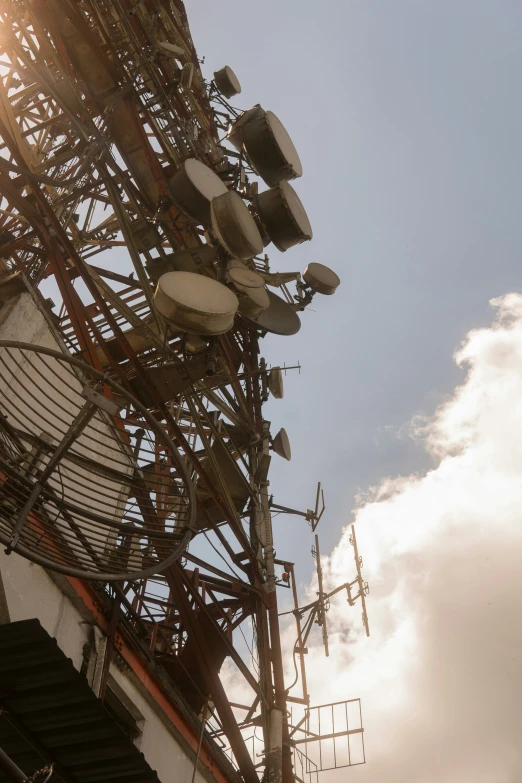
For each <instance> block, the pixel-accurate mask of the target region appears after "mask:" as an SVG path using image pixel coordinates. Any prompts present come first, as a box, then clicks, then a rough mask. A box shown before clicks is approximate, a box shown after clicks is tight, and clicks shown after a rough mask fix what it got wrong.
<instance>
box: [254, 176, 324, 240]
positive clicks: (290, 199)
mask: <svg viewBox="0 0 522 783" xmlns="http://www.w3.org/2000/svg"><path fill="white" fill-rule="evenodd" d="M254 204H255V207H256V210H257V214H258V217H259V219H260V221H261V223H262V224H263V228H264V229H265V232H266V234H267V236H269V237H270V239H271V241H272V242H273V243H274V245H275V246H276V247H277V249H278V250H281V251H282V252H284V251H285V250H288V249H289V248H291V247H294V245H299V244H301V242H306V241H307V240H309V239H311V238H312V227H311V225H310V221H309V220H308V215H307V214H306V212H305V208H304V207H303V205H302V203H301V199H300V198H299V196H298V195H297V193H296V192H295V190H294V189H293V187H292V186H291V185H290V184H289V183H288V182H281V183H280V184H279V185H277V186H276V187H275V188H270V190H265V191H263V193H260V194H259V195H258V196H256V197H255V199H254Z"/></svg>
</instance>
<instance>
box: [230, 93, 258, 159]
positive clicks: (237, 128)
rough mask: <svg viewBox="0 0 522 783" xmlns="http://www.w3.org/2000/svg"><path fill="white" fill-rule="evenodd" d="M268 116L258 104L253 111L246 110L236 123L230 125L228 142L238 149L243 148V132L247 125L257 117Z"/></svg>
mask: <svg viewBox="0 0 522 783" xmlns="http://www.w3.org/2000/svg"><path fill="white" fill-rule="evenodd" d="M265 114H266V112H265V110H264V109H263V108H262V107H261V106H260V105H259V103H256V105H255V106H252V108H251V109H246V110H245V111H243V112H241V114H240V115H239V116H238V117H236V119H235V120H234V122H233V123H232V124H231V125H230V128H229V129H228V133H227V140H228V141H229V142H230V143H231V144H232V145H233V146H234V147H235V148H236V149H237V150H241V149H242V148H243V141H244V139H243V130H244V128H245V125H246V124H247V123H248V122H250V121H251V120H253V119H255V118H256V117H263V116H264V115H265Z"/></svg>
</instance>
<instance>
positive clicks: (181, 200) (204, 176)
mask: <svg viewBox="0 0 522 783" xmlns="http://www.w3.org/2000/svg"><path fill="white" fill-rule="evenodd" d="M169 190H170V195H171V196H172V200H173V201H174V203H175V204H176V206H177V207H178V209H180V210H181V211H182V212H183V214H185V215H187V217H189V218H190V219H191V220H194V221H195V222H196V223H201V224H202V225H204V226H209V225H210V204H211V202H212V199H214V198H217V196H221V195H223V193H228V189H227V186H226V185H225V183H224V182H223V181H222V180H221V179H220V178H219V177H218V175H217V174H216V173H215V172H214V171H212V169H211V168H209V167H208V166H205V164H204V163H202V162H201V161H200V160H196V158H189V159H188V160H186V161H185V162H184V163H183V166H182V167H181V168H180V169H178V171H177V172H176V173H175V174H174V176H173V177H171V178H170V180H169Z"/></svg>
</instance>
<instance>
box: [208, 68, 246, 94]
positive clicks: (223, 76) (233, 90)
mask: <svg viewBox="0 0 522 783" xmlns="http://www.w3.org/2000/svg"><path fill="white" fill-rule="evenodd" d="M214 81H215V82H216V87H217V88H218V90H219V92H220V93H221V95H224V96H225V98H233V97H234V95H239V93H240V92H241V84H240V83H239V79H238V78H237V76H236V74H235V73H234V71H233V70H232V68H230V66H228V65H225V67H224V68H221V69H220V70H219V71H214Z"/></svg>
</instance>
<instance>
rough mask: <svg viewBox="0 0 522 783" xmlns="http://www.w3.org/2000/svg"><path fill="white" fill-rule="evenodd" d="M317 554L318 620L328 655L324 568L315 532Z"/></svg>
mask: <svg viewBox="0 0 522 783" xmlns="http://www.w3.org/2000/svg"><path fill="white" fill-rule="evenodd" d="M315 556H316V558H317V582H318V587H319V612H318V618H317V622H318V624H319V625H320V626H321V629H322V632H323V642H324V651H325V654H326V657H327V658H328V656H329V655H330V652H329V650H328V629H327V627H326V609H325V598H324V590H323V569H322V566H321V552H320V551H319V536H318V535H317V533H316V534H315Z"/></svg>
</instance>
